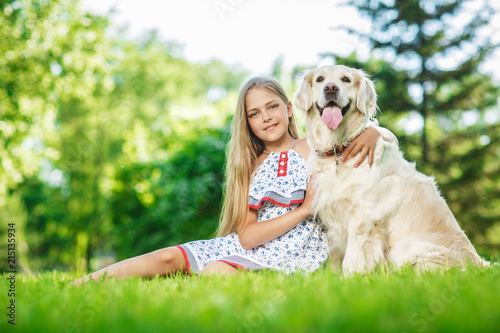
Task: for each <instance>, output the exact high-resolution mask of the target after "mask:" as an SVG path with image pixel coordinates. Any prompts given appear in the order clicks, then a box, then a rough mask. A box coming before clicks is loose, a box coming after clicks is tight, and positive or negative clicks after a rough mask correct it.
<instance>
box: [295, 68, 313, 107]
mask: <svg viewBox="0 0 500 333" xmlns="http://www.w3.org/2000/svg"><path fill="white" fill-rule="evenodd" d="M313 76H314V70H312V69H311V70H307V71H305V72H304V79H303V80H302V84H301V85H300V88H299V90H298V91H297V92H296V93H295V106H296V107H298V108H299V109H301V110H304V111H305V112H307V111H309V109H310V108H311V106H312V105H313V95H312V94H313V91H312V79H313Z"/></svg>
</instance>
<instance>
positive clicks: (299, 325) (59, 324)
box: [0, 266, 500, 333]
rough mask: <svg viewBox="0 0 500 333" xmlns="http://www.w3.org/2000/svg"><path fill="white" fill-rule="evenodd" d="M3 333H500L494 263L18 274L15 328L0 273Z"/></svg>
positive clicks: (499, 281) (498, 271) (498, 275)
mask: <svg viewBox="0 0 500 333" xmlns="http://www.w3.org/2000/svg"><path fill="white" fill-rule="evenodd" d="M1 277H2V278H1V280H0V285H1V288H0V289H1V290H2V292H1V294H0V305H1V308H2V309H3V310H2V312H3V313H2V321H1V323H0V332H58V333H59V332H61V333H62V332H177V331H179V332H181V331H182V332H343V331H349V332H500V266H494V267H493V268H491V269H488V270H484V269H478V268H474V267H471V268H467V270H465V271H462V270H461V269H451V270H449V271H447V272H445V273H440V272H434V273H425V274H422V275H417V274H416V273H414V272H413V271H412V270H411V269H404V270H402V271H398V272H393V273H391V274H389V273H387V272H386V271H384V270H380V271H378V272H376V273H373V274H370V275H365V276H354V277H353V278H350V279H344V280H342V279H340V278H339V276H338V275H335V274H333V273H332V272H331V271H329V270H327V269H323V270H320V271H317V272H315V273H313V274H310V275H307V276H306V275H302V274H295V275H290V276H288V275H285V274H282V273H279V272H270V271H265V272H260V273H248V274H241V275H239V276H230V277H221V276H210V277H189V276H177V277H174V278H169V279H165V278H155V279H152V280H142V279H139V278H134V279H128V280H115V279H110V280H108V281H107V282H105V283H90V284H87V285H85V286H83V287H80V288H79V287H73V286H69V285H68V282H70V281H72V280H74V279H76V278H77V277H80V276H77V275H75V274H74V273H66V272H52V273H49V272H47V273H42V274H39V275H31V274H19V273H18V274H17V275H16V282H15V289H16V292H15V293H16V295H15V298H14V299H15V305H16V308H15V311H16V313H15V317H16V318H15V324H16V325H15V326H12V325H10V324H8V322H7V321H8V320H9V317H8V316H6V314H7V313H8V311H9V309H7V306H9V304H10V303H9V302H10V299H12V298H11V297H9V296H8V289H9V286H10V281H9V280H7V278H8V277H9V275H7V274H3V275H2V276H1Z"/></svg>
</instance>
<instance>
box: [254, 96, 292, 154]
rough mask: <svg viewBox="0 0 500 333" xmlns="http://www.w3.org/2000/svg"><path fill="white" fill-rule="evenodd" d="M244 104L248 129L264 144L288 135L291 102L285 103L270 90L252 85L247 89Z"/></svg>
mask: <svg viewBox="0 0 500 333" xmlns="http://www.w3.org/2000/svg"><path fill="white" fill-rule="evenodd" d="M245 105H246V113H247V120H248V124H249V126H250V129H251V130H252V132H253V133H254V134H255V136H257V137H258V138H259V139H261V140H262V141H263V142H264V144H266V143H272V142H276V141H279V140H280V139H283V138H284V137H285V136H286V135H288V118H289V117H291V116H292V103H291V102H289V103H288V105H287V104H285V102H284V101H283V100H282V99H281V98H279V97H278V96H277V95H275V94H273V93H272V92H271V91H269V90H267V89H265V88H262V87H254V88H252V89H250V90H249V91H248V93H247V95H246V97H245Z"/></svg>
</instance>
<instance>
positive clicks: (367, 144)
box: [342, 127, 380, 168]
mask: <svg viewBox="0 0 500 333" xmlns="http://www.w3.org/2000/svg"><path fill="white" fill-rule="evenodd" d="M379 136H380V132H379V131H377V129H375V128H373V127H367V128H366V129H365V131H364V132H363V133H361V134H360V135H358V136H357V137H356V138H355V139H354V140H353V141H352V142H351V143H350V144H349V146H347V148H346V149H345V150H344V152H343V153H342V157H343V158H344V163H345V162H347V161H348V160H349V159H350V158H352V157H354V156H356V154H357V153H359V152H361V154H360V156H359V158H358V160H357V161H356V163H355V164H354V167H355V168H357V167H358V166H359V165H360V164H361V163H363V161H364V160H365V158H366V155H368V163H369V164H370V167H371V166H372V164H373V153H374V152H375V144H376V143H377V140H378V138H379Z"/></svg>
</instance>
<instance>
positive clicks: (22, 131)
mask: <svg viewBox="0 0 500 333" xmlns="http://www.w3.org/2000/svg"><path fill="white" fill-rule="evenodd" d="M0 11H1V15H0V116H1V118H0V160H1V162H2V163H0V209H2V210H5V207H6V206H7V205H11V204H12V202H11V198H13V197H14V196H17V197H19V196H22V201H24V205H25V206H26V213H27V221H26V228H25V230H26V243H27V244H28V247H29V256H30V261H29V264H30V266H31V268H34V269H40V268H44V267H51V268H52V267H68V266H70V267H74V268H77V269H80V270H84V269H88V268H89V264H90V259H91V258H92V257H93V256H94V254H95V252H102V251H111V252H114V251H118V252H117V255H118V256H120V257H123V256H125V255H130V254H131V253H132V252H133V250H132V249H135V251H137V250H140V251H142V250H144V249H145V248H147V249H150V248H151V247H150V246H151V245H154V246H159V247H161V246H164V245H165V244H169V242H171V241H172V240H171V238H169V237H170V236H168V235H167V236H164V237H162V238H161V239H162V241H163V243H162V245H160V243H161V242H160V240H159V238H158V239H157V241H156V242H155V241H152V240H149V241H148V240H147V239H146V238H143V243H141V244H143V245H144V244H146V243H148V242H149V245H150V246H149V247H147V246H146V245H144V246H145V247H141V246H142V245H141V246H138V247H134V246H135V245H134V244H129V246H130V247H127V246H126V245H123V247H120V246H118V248H117V249H115V248H113V245H116V244H119V243H120V240H121V239H123V238H121V237H122V235H121V232H119V230H122V229H121V227H123V226H125V225H127V222H126V221H128V219H129V218H128V217H127V216H126V214H125V213H124V214H121V212H123V211H127V209H125V208H124V209H118V211H117V212H114V211H113V205H115V204H116V205H117V206H118V204H117V203H116V201H114V200H115V195H118V196H120V199H122V200H124V201H133V199H134V198H137V193H135V192H129V193H128V195H130V198H129V197H127V193H121V192H119V191H118V192H116V191H115V190H116V188H115V187H114V185H116V184H118V183H120V182H121V181H122V180H123V179H116V178H115V177H123V178H127V177H130V178H131V179H134V180H137V182H147V181H149V180H150V179H149V178H147V176H142V173H143V172H144V170H148V169H149V168H152V169H151V170H155V169H156V168H160V169H161V170H164V171H165V172H167V169H166V168H170V169H175V171H176V172H177V173H176V174H169V175H170V176H171V177H172V178H173V181H172V182H176V183H179V186H180V187H182V186H184V185H185V184H184V183H183V182H185V179H183V178H181V177H184V176H185V175H186V174H185V173H183V172H180V170H179V166H178V165H176V164H175V163H174V162H175V158H178V157H176V156H180V154H181V153H182V151H183V150H184V149H186V154H187V151H190V150H192V149H198V148H196V144H195V143H194V142H195V140H198V141H199V142H205V140H208V141H207V142H205V143H207V144H208V145H209V146H210V147H211V149H209V150H207V151H206V152H205V157H204V158H205V159H206V160H207V161H209V162H206V163H208V164H209V165H208V166H206V165H204V168H203V170H205V171H206V170H207V167H208V168H209V169H210V168H212V169H210V170H211V171H210V172H208V173H207V176H206V178H203V177H202V176H199V177H200V179H201V180H202V181H201V183H200V185H198V186H197V187H196V186H194V185H192V184H191V183H189V182H188V184H187V185H185V186H186V188H187V189H186V190H185V191H187V192H186V193H189V195H188V196H189V199H190V200H191V199H193V200H195V201H196V202H195V204H200V205H201V203H200V202H203V200H202V199H200V198H201V197H202V196H203V195H205V194H206V193H208V192H207V189H205V188H202V185H207V184H209V187H208V189H210V191H212V192H213V195H214V197H213V198H215V199H213V200H212V199H211V200H212V201H210V209H209V208H206V207H202V208H199V207H201V206H194V207H193V208H192V209H194V210H196V211H198V210H201V211H202V213H199V215H198V217H199V218H200V219H206V221H197V222H198V223H196V224H194V223H186V221H187V220H189V219H194V217H193V216H194V215H196V214H194V213H193V212H192V211H191V210H190V209H191V208H188V209H187V210H186V212H187V211H189V214H188V215H189V217H182V218H180V219H179V221H181V222H179V223H181V224H180V225H179V226H177V227H175V228H173V230H177V229H178V231H175V232H174V233H173V234H172V235H175V237H174V238H173V239H177V240H179V239H180V236H179V233H180V232H185V234H184V237H189V236H193V237H195V238H196V237H201V236H204V237H207V235H209V232H208V230H209V229H210V231H211V232H213V231H214V230H215V227H214V224H215V221H216V220H217V212H218V202H216V200H217V196H219V197H220V194H218V192H217V191H219V187H220V186H219V184H218V183H217V184H213V183H211V181H210V179H209V177H212V176H213V177H215V175H216V174H219V173H220V169H221V166H222V164H223V163H222V162H221V161H222V160H223V158H224V154H223V147H222V148H220V147H219V146H218V145H217V144H215V143H213V142H212V141H214V142H215V141H217V140H220V139H221V137H220V135H222V134H220V133H221V132H220V131H218V130H215V129H214V128H223V126H225V125H226V118H227V116H228V114H229V113H231V112H232V111H233V107H234V104H235V98H236V97H235V93H234V91H233V90H234V89H236V87H238V86H239V84H240V83H241V80H242V78H243V77H245V76H246V73H245V72H244V71H242V70H241V69H240V68H237V67H232V68H229V67H228V66H226V65H225V64H224V63H222V62H221V61H220V60H217V59H213V60H212V61H210V62H208V63H206V64H198V63H190V62H188V61H186V60H185V59H183V57H182V52H181V50H180V49H179V47H178V46H176V45H175V44H172V43H168V42H165V41H161V40H160V38H159V37H158V36H157V35H156V34H154V33H152V34H150V35H147V36H144V37H143V39H142V40H141V41H129V40H124V39H122V38H121V35H120V34H118V35H113V34H109V33H108V31H109V30H108V29H109V22H108V18H107V17H103V16H98V15H93V14H90V13H85V12H83V11H82V10H81V9H80V4H79V2H78V1H69V0H56V1H44V0H34V1H30V2H28V1H2V2H1V3H0ZM194 123H196V126H193V124H194ZM187 125H190V126H187ZM219 134H220V135H219ZM204 135H206V136H207V138H204V137H203V136H204ZM210 140H212V141H210ZM211 142H212V143H211ZM214 147H219V148H217V149H216V148H214ZM184 157H185V158H191V155H185V156H184ZM205 159H203V158H202V159H201V160H198V162H199V163H202V164H203V163H205ZM214 161H216V162H214ZM122 167H123V168H122ZM170 169H168V170H170ZM125 170H127V171H128V172H129V174H127V175H124V174H123V173H122V172H123V171H125ZM134 172H137V174H133V173H134ZM143 178H144V179H143ZM219 178H220V177H219V176H217V178H214V179H217V180H218V179H219ZM183 184H184V185H183ZM193 184H194V183H193ZM135 185H136V183H134V186H135ZM163 185H165V186H168V184H166V183H161V184H160V183H159V184H156V185H155V186H156V187H157V188H155V189H156V190H157V192H158V193H159V194H158V195H157V197H155V200H156V199H158V201H160V202H166V203H169V202H170V201H173V200H174V199H172V198H170V199H168V200H166V199H162V198H161V196H162V192H161V191H160V190H159V187H160V186H163ZM124 186H130V184H124ZM169 191H170V190H169ZM212 192H210V194H212ZM168 193H171V194H170V195H171V196H174V194H172V193H173V192H168ZM139 197H141V196H140V195H139ZM142 198H143V197H142ZM195 198H198V199H195ZM198 201H199V202H198ZM139 202H140V204H141V205H142V204H143V203H144V202H141V201H139ZM20 204H22V202H21V203H20ZM142 207H143V208H144V210H143V211H141V213H140V214H139V213H138V215H139V216H140V217H141V218H142V217H144V216H149V218H148V219H147V220H148V221H149V222H148V223H150V225H148V228H150V229H148V230H149V231H148V232H151V231H150V230H151V228H154V227H160V228H161V224H160V223H159V221H160V220H159V218H158V216H156V217H152V216H154V215H155V214H158V213H159V212H161V213H165V210H162V209H163V208H162V209H158V210H155V206H154V205H153V208H151V210H150V211H149V210H148V209H149V207H148V206H142ZM127 212H128V211H127ZM166 212H167V213H168V214H171V210H167V211H166ZM176 212H177V211H176ZM122 218H125V219H126V221H122ZM6 219H7V217H3V216H2V221H1V222H2V223H5V222H6ZM189 221H192V220H189ZM134 222H135V223H134V224H133V230H132V229H130V230H128V231H127V232H129V233H134V234H136V235H139V234H140V231H139V230H142V229H141V228H142V224H141V221H140V220H134ZM182 222H184V223H182ZM151 223H152V224H151ZM155 223H157V224H156V225H155ZM115 224H116V228H115ZM174 225H175V224H174ZM20 226H21V224H20ZM2 228H3V226H2ZM176 228H177V229H176ZM2 230H3V229H2ZM163 230H164V229H161V231H163ZM169 230H170V229H169ZM169 233H170V231H169ZM156 234H157V235H160V233H159V232H158V233H156ZM23 237H24V236H22V230H20V233H19V238H18V239H17V241H18V243H23V242H24V241H25V239H24V238H23ZM126 239H127V240H129V239H130V238H126ZM131 239H133V240H134V242H135V240H136V238H134V237H132V238H131ZM122 250H123V252H121V251H122ZM135 251H134V252H133V254H136V253H137V252H135ZM25 262H27V261H25Z"/></svg>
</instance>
